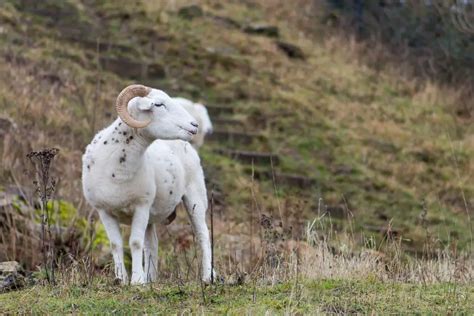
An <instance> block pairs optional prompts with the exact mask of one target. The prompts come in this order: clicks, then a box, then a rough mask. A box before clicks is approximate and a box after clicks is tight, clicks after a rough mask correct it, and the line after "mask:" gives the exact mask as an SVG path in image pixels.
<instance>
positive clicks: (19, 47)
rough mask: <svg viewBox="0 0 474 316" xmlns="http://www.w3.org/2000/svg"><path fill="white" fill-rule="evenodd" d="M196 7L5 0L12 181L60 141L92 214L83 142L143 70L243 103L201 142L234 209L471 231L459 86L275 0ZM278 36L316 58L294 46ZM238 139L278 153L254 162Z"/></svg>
mask: <svg viewBox="0 0 474 316" xmlns="http://www.w3.org/2000/svg"><path fill="white" fill-rule="evenodd" d="M200 5H201V6H200V8H201V9H202V10H203V12H198V14H197V16H196V17H194V18H190V17H188V16H187V15H186V14H185V13H186V12H184V13H183V12H181V14H179V13H178V12H177V11H178V9H179V7H180V3H178V4H176V3H175V5H172V2H170V3H166V1H165V2H164V3H163V4H161V5H158V4H156V3H155V4H154V2H152V1H143V2H142V1H134V2H132V3H130V2H128V1H117V2H110V1H86V0H84V1H79V0H69V1H64V2H58V1H43V2H41V3H38V2H37V1H29V0H9V1H6V2H3V3H2V4H1V6H0V20H1V21H2V28H1V32H2V36H1V37H0V41H1V45H0V56H1V60H2V62H1V63H0V67H1V69H0V70H1V73H2V76H1V78H0V80H1V84H0V97H1V98H0V101H1V104H2V105H1V108H2V114H3V115H7V116H9V117H11V118H12V119H13V120H14V121H15V122H16V124H17V125H18V130H17V131H16V132H15V133H12V134H13V135H11V138H13V139H14V140H10V142H6V141H5V142H4V143H3V156H4V163H3V164H2V170H1V179H2V183H3V185H4V186H7V185H9V184H11V183H12V182H13V179H14V178H16V179H20V180H19V181H20V182H21V181H24V182H25V184H27V183H28V180H26V179H23V174H22V170H21V169H22V168H21V166H22V164H23V163H24V161H23V157H24V154H25V152H27V151H28V150H29V149H31V148H34V149H37V148H39V147H43V146H58V147H60V149H61V156H60V158H59V161H58V164H57V172H58V174H59V176H60V178H61V179H62V181H61V183H60V186H59V195H60V196H61V197H62V198H64V199H66V200H69V201H72V202H73V203H74V204H76V205H78V206H80V207H82V208H83V209H81V210H80V211H81V212H83V213H84V212H85V208H86V207H85V206H83V204H82V203H80V201H81V199H82V198H81V196H82V195H81V191H80V156H81V152H82V150H83V148H84V146H85V145H86V144H87V143H88V141H89V140H90V139H91V136H92V135H93V134H94V132H95V131H97V130H98V129H100V128H101V127H103V126H105V125H106V124H107V122H110V121H111V120H112V119H113V117H114V116H115V114H114V113H113V106H112V104H113V100H114V97H115V96H116V94H117V91H119V89H120V88H121V87H123V86H124V85H126V84H127V83H130V82H144V83H146V84H149V85H152V86H155V87H159V88H162V89H164V90H165V91H167V92H169V93H170V94H171V95H180V96H185V97H191V98H193V99H196V100H202V101H203V102H204V103H206V104H208V105H210V106H225V107H231V110H230V111H226V109H222V108H216V109H214V110H213V111H214V112H211V116H213V119H215V120H216V128H217V129H218V130H220V131H224V134H223V136H222V137H221V138H222V139H223V140H221V139H219V138H217V140H218V141H210V142H209V143H208V145H206V146H205V147H204V148H203V149H202V157H203V162H204V164H205V166H206V168H207V170H208V171H207V173H208V178H209V179H210V180H211V184H210V187H209V189H210V190H211V189H214V190H215V191H216V199H217V196H218V197H219V198H218V199H217V200H218V201H217V202H218V203H219V204H220V205H219V210H220V214H221V216H222V217H223V218H225V219H228V220H233V221H242V220H243V219H246V220H248V218H249V211H251V213H254V217H255V221H258V217H259V216H258V215H257V212H256V209H258V211H259V212H262V213H265V214H270V215H273V216H274V217H277V218H280V217H281V218H283V219H284V221H283V222H284V225H287V226H288V227H289V226H292V227H293V228H294V231H293V234H294V236H297V235H298V234H300V233H301V230H300V229H298V227H301V225H302V224H304V222H305V221H306V220H307V219H311V218H313V217H314V216H316V215H317V214H318V211H319V213H321V212H323V213H324V212H327V214H328V215H331V216H332V217H333V219H334V222H333V225H334V227H335V228H336V229H337V230H342V231H344V230H346V229H348V228H350V229H355V231H356V232H363V233H364V235H365V236H366V237H370V236H375V237H376V238H381V237H383V234H386V233H387V229H389V230H390V233H389V234H392V235H396V236H397V237H402V241H403V244H404V245H405V246H406V248H407V249H410V250H413V251H419V250H421V249H422V245H423V244H424V243H425V242H426V241H427V239H433V240H435V241H436V242H439V246H441V247H444V246H447V245H453V246H454V247H459V248H466V247H467V246H469V245H470V244H471V243H472V228H471V226H472V220H471V219H470V213H471V212H472V209H471V200H472V195H473V184H472V183H473V182H472V181H470V180H472V165H471V163H470V159H469V157H470V155H471V151H472V146H470V145H471V144H472V129H471V128H470V126H469V125H470V122H465V121H462V120H461V119H458V118H457V117H456V116H455V115H454V114H453V113H452V112H451V111H450V106H452V105H453V104H452V102H451V100H450V98H451V96H452V93H453V92H451V91H444V90H442V89H441V88H439V87H437V86H434V85H431V84H430V83H426V82H415V81H411V80H410V79H408V78H404V77H400V76H397V75H396V72H394V71H389V70H387V71H376V70H373V69H371V68H369V67H367V66H364V65H363V64H361V63H359V62H356V61H355V60H354V58H353V56H352V55H351V54H350V43H341V42H337V41H336V42H335V41H324V40H321V41H312V40H310V39H311V37H310V35H305V34H304V33H301V32H299V30H298V29H297V27H296V26H295V25H292V24H291V23H284V22H283V21H282V20H281V19H280V17H279V15H277V13H275V15H274V16H272V13H271V12H272V11H271V10H267V8H266V7H265V5H268V3H265V4H262V3H260V4H259V3H253V2H246V3H240V2H238V1H235V2H232V1H231V2H228V3H226V4H219V3H218V2H214V1H201V2H200ZM289 21H291V20H289ZM255 22H265V23H268V24H271V25H275V26H278V28H279V39H276V38H275V37H268V36H264V35H256V34H251V33H248V32H245V31H244V30H245V28H246V27H247V26H248V25H251V24H252V23H255ZM317 27H318V26H317V24H316V25H315V30H314V32H315V33H317V32H318V29H317ZM277 40H281V41H288V42H290V43H293V44H297V45H298V46H300V47H301V48H302V50H303V52H304V55H305V57H306V58H305V59H304V60H302V59H292V58H289V57H288V56H287V55H286V54H285V53H284V52H283V51H282V50H281V49H279V48H278V46H277V44H276V42H277ZM221 122H222V123H221ZM227 131H231V132H242V131H245V132H246V133H247V134H249V135H250V136H248V135H247V136H245V137H247V138H249V137H250V141H248V140H247V141H245V142H242V141H239V140H238V139H235V138H232V137H233V135H229V134H228V133H227ZM226 133H227V134H226ZM256 133H257V135H256ZM221 134H222V133H221ZM234 137H236V136H235V135H234ZM228 149H233V150H235V149H239V150H246V151H256V152H263V153H272V154H273V155H274V156H273V158H272V159H273V160H274V161H272V162H273V163H269V162H268V161H264V162H263V163H261V166H258V164H259V163H257V162H255V166H254V168H252V166H250V164H249V163H243V162H239V161H238V160H235V159H230V158H229V152H228V151H226V150H228ZM250 159H252V158H250ZM272 167H273V168H272ZM252 173H253V175H254V178H257V179H256V180H258V181H253V180H252ZM280 174H283V175H286V174H291V175H304V176H306V177H308V178H307V179H306V178H305V179H303V180H301V181H303V185H301V186H300V187H298V186H297V185H294V182H291V181H287V178H285V177H281V179H282V181H280V183H279V181H278V180H279V179H280V178H279V177H278V175H280ZM273 178H274V179H275V180H276V181H272V179H273ZM275 182H276V183H275ZM288 182H289V183H290V184H289V185H287V183H288ZM249 188H251V189H249ZM84 214H85V213H84ZM347 218H350V219H351V221H350V222H348V221H347ZM348 225H350V226H348ZM357 238H358V239H359V240H360V241H361V242H362V243H363V241H364V238H365V237H363V236H360V237H357Z"/></svg>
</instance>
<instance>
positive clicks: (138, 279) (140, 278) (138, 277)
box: [130, 273, 146, 285]
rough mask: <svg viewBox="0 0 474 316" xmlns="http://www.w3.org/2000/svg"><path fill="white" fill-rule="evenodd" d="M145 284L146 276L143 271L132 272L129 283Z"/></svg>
mask: <svg viewBox="0 0 474 316" xmlns="http://www.w3.org/2000/svg"><path fill="white" fill-rule="evenodd" d="M143 284H146V277H145V274H144V273H133V274H132V280H131V281H130V285H143Z"/></svg>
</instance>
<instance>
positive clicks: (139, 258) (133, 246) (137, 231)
mask: <svg viewBox="0 0 474 316" xmlns="http://www.w3.org/2000/svg"><path fill="white" fill-rule="evenodd" d="M149 217H150V207H149V206H148V205H147V206H139V207H137V208H136V210H135V214H133V219H132V229H131V233H130V241H129V242H130V251H131V253H132V279H131V282H130V283H131V284H132V285H134V284H144V283H145V282H146V276H145V272H144V271H143V246H144V240H145V231H146V227H147V225H148V218H149Z"/></svg>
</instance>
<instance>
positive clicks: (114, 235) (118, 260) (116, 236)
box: [98, 210, 128, 284]
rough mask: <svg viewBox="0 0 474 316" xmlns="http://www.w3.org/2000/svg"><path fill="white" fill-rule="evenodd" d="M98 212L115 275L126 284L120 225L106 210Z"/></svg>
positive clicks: (126, 277)
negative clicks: (107, 238)
mask: <svg viewBox="0 0 474 316" xmlns="http://www.w3.org/2000/svg"><path fill="white" fill-rule="evenodd" d="M98 212H99V217H100V220H101V221H102V224H104V227H105V231H106V232H107V236H108V237H109V241H110V248H111V250H112V256H113V258H114V265H115V269H114V270H115V277H116V278H117V279H119V280H121V281H122V284H127V283H128V276H127V270H126V269H125V263H124V260H123V240H122V234H121V233H120V225H119V223H118V221H117V219H115V218H114V217H112V216H110V215H109V214H108V213H107V212H105V211H103V210H99V211H98Z"/></svg>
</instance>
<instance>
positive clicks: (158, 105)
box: [155, 103, 165, 107]
mask: <svg viewBox="0 0 474 316" xmlns="http://www.w3.org/2000/svg"><path fill="white" fill-rule="evenodd" d="M155 106H156V107H160V106H165V104H164V103H155Z"/></svg>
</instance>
